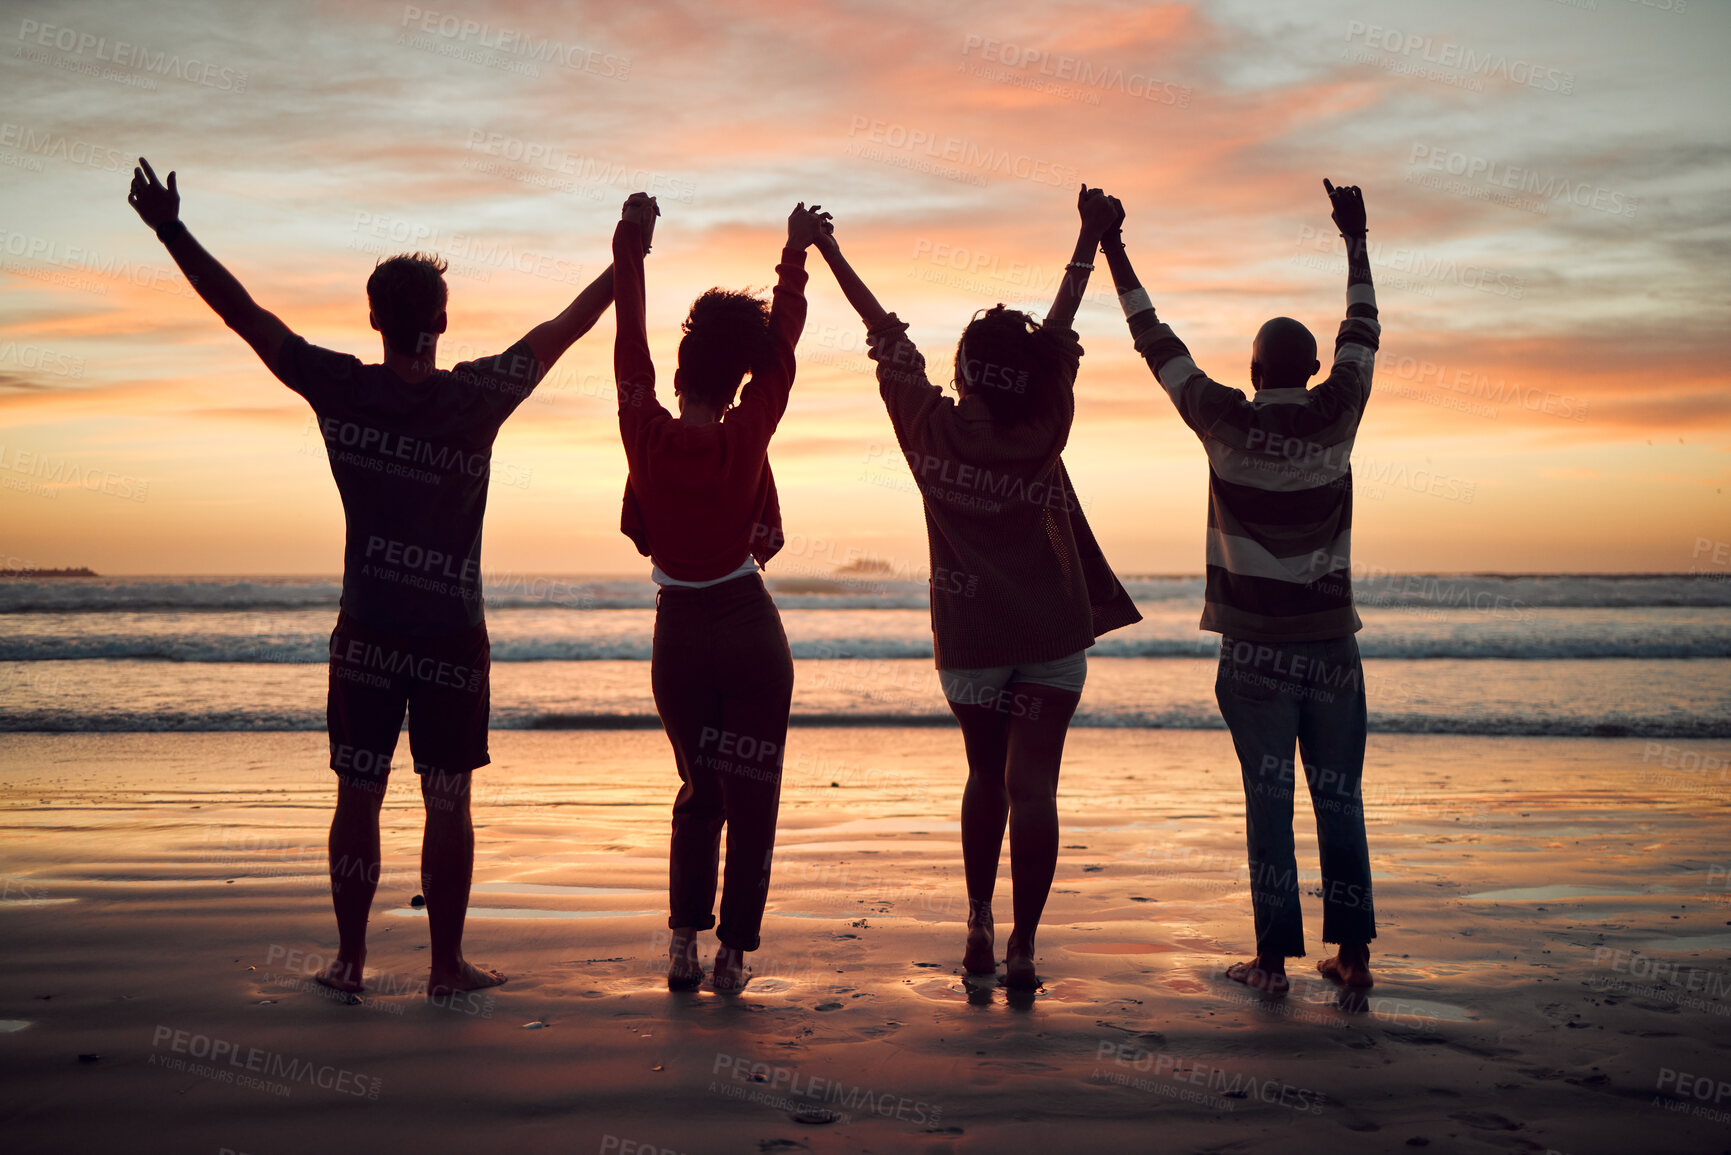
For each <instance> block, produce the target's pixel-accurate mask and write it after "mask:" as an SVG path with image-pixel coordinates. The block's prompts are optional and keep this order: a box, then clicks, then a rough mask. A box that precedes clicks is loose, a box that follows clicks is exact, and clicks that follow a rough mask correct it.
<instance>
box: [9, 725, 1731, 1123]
mask: <svg viewBox="0 0 1731 1155" xmlns="http://www.w3.org/2000/svg"><path fill="white" fill-rule="evenodd" d="M323 741H324V740H323V737H322V735H317V734H304V733H303V734H289V733H261V734H181V735H145V734H112V735H101V736H95V735H91V736H82V735H17V734H14V735H5V736H0V765H3V767H4V769H3V770H0V811H3V817H0V820H3V822H4V831H5V832H4V839H3V841H0V845H3V847H4V849H3V851H0V886H3V895H0V941H4V942H5V944H6V946H5V953H4V958H5V964H6V973H7V979H8V981H7V982H6V984H5V987H4V990H3V991H0V1020H4V1022H0V1131H3V1133H4V1135H5V1147H6V1149H7V1150H9V1151H76V1152H87V1151H131V1152H136V1151H205V1152H221V1151H224V1150H226V1151H231V1152H246V1153H249V1155H266V1153H272V1152H301V1151H322V1152H347V1151H374V1150H382V1149H397V1148H404V1149H411V1150H417V1151H429V1152H441V1151H453V1152H458V1151H463V1152H467V1151H507V1150H508V1151H524V1152H542V1151H547V1152H554V1151H558V1152H567V1151H569V1152H598V1153H600V1155H607V1153H609V1152H612V1153H616V1155H644V1153H649V1152H656V1153H659V1152H684V1153H686V1155H697V1153H700V1152H702V1153H708V1152H715V1153H731V1152H760V1151H771V1152H773V1151H787V1152H796V1151H806V1150H809V1151H814V1152H853V1151H878V1152H897V1151H919V1152H933V1153H939V1152H952V1151H953V1152H971V1151H979V1152H987V1151H991V1152H1001V1151H1009V1152H1015V1151H1039V1152H1043V1153H1050V1152H1065V1151H1076V1150H1088V1151H1102V1152H1111V1151H1138V1152H1140V1151H1149V1150H1233V1151H1237V1150H1273V1149H1275V1148H1277V1147H1278V1148H1279V1149H1280V1150H1283V1151H1331V1152H1332V1151H1411V1150H1414V1149H1419V1148H1423V1147H1427V1146H1428V1147H1429V1148H1430V1149H1432V1150H1439V1151H1505V1152H1506V1151H1533V1152H1543V1151H1559V1152H1567V1153H1571V1155H1578V1153H1583V1152H1597V1151H1630V1150H1656V1151H1658V1150H1662V1151H1678V1152H1687V1151H1712V1152H1719V1151H1725V1150H1731V878H1728V876H1727V868H1728V866H1731V777H1728V776H1727V770H1726V767H1727V762H1726V761H1725V755H1726V754H1727V750H1726V749H1725V746H1724V743H1722V742H1720V743H1673V744H1657V743H1647V742H1644V741H1641V740H1618V739H1603V740H1593V739H1518V738H1464V737H1426V736H1393V735H1385V736H1373V737H1372V739H1371V745H1370V749H1371V754H1370V759H1369V769H1368V770H1367V774H1366V783H1367V788H1366V791H1367V809H1368V816H1369V828H1370V838H1371V853H1372V859H1373V862H1374V864H1375V867H1376V884H1377V888H1378V889H1377V906H1378V916H1379V923H1380V932H1381V937H1380V938H1379V940H1378V941H1377V942H1376V943H1375V944H1374V947H1373V949H1374V954H1373V965H1374V966H1375V967H1376V968H1377V976H1378V985H1377V987H1376V988H1375V989H1374V990H1373V991H1371V992H1370V993H1369V996H1368V997H1367V998H1364V999H1345V998H1342V996H1341V994H1340V992H1339V991H1338V990H1337V988H1334V987H1333V986H1331V985H1328V984H1325V983H1322V982H1321V981H1320V980H1316V979H1314V976H1313V972H1311V971H1310V970H1309V967H1310V966H1311V965H1313V964H1314V960H1315V958H1317V957H1319V955H1320V953H1321V951H1322V949H1323V948H1322V944H1321V943H1320V942H1317V941H1315V939H1314V934H1315V932H1316V931H1318V930H1319V929H1320V900H1319V899H1318V898H1316V897H1314V896H1308V895H1307V897H1306V898H1305V912H1306V916H1307V919H1308V920H1310V922H1309V926H1308V929H1309V930H1310V931H1311V933H1312V935H1313V938H1312V940H1311V942H1310V944H1309V946H1310V950H1311V958H1310V959H1309V960H1294V963H1293V967H1294V973H1295V975H1297V976H1299V980H1298V982H1297V985H1296V986H1295V988H1294V990H1293V992H1292V993H1291V994H1290V995H1288V996H1287V997H1286V998H1284V999H1265V998H1262V997H1259V996H1256V995H1254V994H1252V993H1251V992H1249V991H1247V990H1245V989H1244V988H1242V987H1239V986H1236V985H1235V984H1232V983H1230V982H1228V981H1227V980H1225V979H1224V978H1222V977H1221V976H1220V973H1219V972H1220V970H1221V969H1222V967H1223V966H1224V964H1225V963H1226V962H1229V961H1232V960H1234V959H1237V958H1241V957H1244V956H1245V955H1246V954H1247V953H1248V948H1249V946H1250V942H1251V936H1250V906H1249V896H1248V888H1247V886H1246V884H1245V880H1244V879H1245V872H1244V866H1243V820H1242V815H1241V812H1240V811H1241V795H1240V788H1239V785H1238V775H1237V768H1236V763H1235V762H1234V761H1233V758H1232V752H1231V746H1230V740H1229V738H1228V737H1227V735H1225V734H1224V733H1219V732H1196V731H1145V730H1143V731H1108V730H1084V731H1077V732H1074V733H1073V734H1072V735H1071V738H1070V746H1069V752H1068V755H1067V757H1066V763H1065V772H1064V774H1065V776H1064V780H1063V783H1062V786H1061V793H1060V809H1061V814H1062V815H1063V820H1064V831H1063V837H1062V843H1063V846H1064V850H1063V851H1062V857H1061V859H1060V862H1059V867H1058V876H1057V881H1056V883H1055V884H1054V892H1053V895H1052V899H1051V902H1050V904H1049V905H1048V907H1047V914H1046V919H1045V923H1044V926H1043V930H1042V933H1041V937H1040V940H1039V953H1040V961H1039V967H1040V972H1041V974H1042V976H1043V977H1044V978H1045V980H1046V981H1045V986H1044V988H1043V989H1042V990H1041V992H1040V993H1039V994H1038V995H1037V996H1035V997H1034V998H1033V999H1032V1000H1029V1001H1026V1002H1018V1003H1014V1004H1013V1003H1012V1002H1011V1001H1010V1000H1009V999H1008V998H1007V997H1006V994H1005V992H1004V991H1002V990H1001V989H997V988H995V987H993V986H991V985H989V984H975V985H970V984H969V983H968V982H967V981H964V977H963V975H962V974H961V967H960V956H961V948H962V922H963V919H964V917H965V912H966V903H965V900H964V894H963V890H962V884H961V869H960V850H959V845H958V835H957V827H956V822H955V812H956V807H957V800H958V798H959V790H960V785H961V780H962V777H963V771H962V770H961V768H960V739H959V737H958V736H957V735H956V733H955V732H954V731H952V730H949V729H934V728H922V729H905V730H904V729H870V728H855V729H799V730H795V731H794V732H793V734H792V735H791V737H790V749H789V757H788V769H787V772H786V781H785V786H784V792H783V806H782V817H781V836H780V842H779V845H778V851H777V860H776V875H775V882H774V885H773V891H772V895H771V904H770V914H769V916H768V918H767V920H766V925H765V930H764V946H763V949H762V950H760V951H759V952H757V953H755V954H754V955H752V956H751V963H752V966H753V969H754V972H755V977H754V978H753V980H752V983H751V986H750V988H749V989H748V991H747V992H746V994H745V995H744V996H742V997H740V998H737V999H728V998H723V997H718V996H716V995H714V994H713V993H711V992H709V991H708V990H702V991H698V992H694V993H684V994H669V993H668V992H667V991H666V989H665V987H664V984H663V982H662V977H661V976H662V973H663V970H664V966H665V953H666V952H665V941H666V938H665V936H666V929H665V923H666V919H665V913H664V911H665V891H664V886H665V878H666V864H665V847H666V839H667V809H668V805H669V803H670V801H671V797H672V791H673V786H674V783H675V781H676V780H675V777H674V774H673V770H672V767H671V763H670V759H669V758H668V756H667V750H666V742H665V739H664V738H663V737H662V736H661V735H660V734H658V733H654V732H643V731H631V732H561V733H534V732H499V733H496V734H495V735H494V739H493V753H494V757H495V759H496V761H495V764H494V766H493V767H492V768H490V769H488V770H485V771H483V772H482V777H481V778H480V779H479V780H478V783H477V790H476V801H475V813H476V820H477V826H478V832H477V846H478V853H477V857H478V862H477V870H476V883H477V885H476V890H475V894H474V897H473V899H472V909H471V915H470V923H469V931H468V940H467V941H468V949H469V955H470V958H471V959H472V960H474V961H476V962H478V963H481V964H484V965H490V966H497V967H500V968H502V969H504V970H506V971H507V972H508V973H510V975H511V976H512V978H511V981H510V983H509V984H508V985H507V986H505V987H503V988H501V989H499V990H497V991H493V992H482V993H477V994H474V995H470V996H457V997H455V998H453V999H450V1000H446V1001H445V1002H444V1003H443V1004H442V1005H435V1004H432V1003H429V1002H428V1000H426V999H425V998H424V996H423V995H422V994H421V992H420V989H419V988H420V984H421V983H422V982H423V981H424V979H425V958H426V934H425V923H424V918H423V917H422V914H421V912H420V911H418V910H417V909H415V908H414V906H413V905H412V903H411V900H412V898H413V896H414V895H415V893H416V892H417V891H418V889H419V886H418V882H417V872H418V868H417V856H418V847H419V839H420V821H419V818H420V806H419V800H418V797H416V795H415V794H414V792H413V790H412V786H411V784H410V783H409V782H408V781H406V778H407V776H406V775H405V776H402V780H399V781H398V783H397V784H396V786H395V787H394V789H393V793H392V795H391V797H390V798H389V799H388V800H387V802H386V809H385V835H384V846H385V864H384V878H383V879H382V880H381V885H380V889H379V898H378V901H377V904H376V906H375V911H374V917H373V930H372V938H371V952H372V953H371V958H370V959H369V984H370V986H371V987H372V990H371V991H370V992H369V993H368V994H366V995H363V996H361V998H360V999H359V1000H358V1001H354V1002H348V1001H346V1000H342V999H340V998H333V997H330V996H329V994H328V992H325V991H323V990H322V988H318V987H316V986H314V985H313V984H312V983H311V982H310V976H311V975H312V974H313V973H314V972H316V971H317V970H318V969H319V967H320V966H321V965H322V963H323V957H324V956H327V955H328V954H329V953H330V952H331V951H332V949H333V948H334V946H335V927H334V924H333V922H332V919H331V916H330V912H329V899H328V892H327V890H326V883H325V879H324V870H325V855H324V832H325V828H326V825H327V823H328V820H329V814H328V806H329V803H330V795H331V781H330V776H329V773H328V771H325V770H323V769H321V766H322V752H323ZM1300 807H1301V817H1300V820H1299V823H1298V832H1299V863H1300V868H1301V872H1302V876H1303V878H1304V879H1305V882H1306V887H1307V890H1308V889H1310V888H1312V887H1314V885H1315V882H1314V880H1315V863H1316V858H1315V846H1314V834H1313V833H1312V832H1311V831H1310V829H1309V823H1308V820H1307V819H1306V818H1304V817H1303V816H1302V807H1303V802H1302V800H1301V802H1300ZM1008 899H1009V879H1008V865H1007V863H1006V865H1005V868H1004V870H1003V872H1002V881H1001V882H1000V889H999V897H998V915H999V920H1000V928H1001V929H1000V935H1002V934H1004V933H1007V924H1008V915H1009V902H1008ZM999 945H1000V954H1001V949H1002V942H1001V939H1000V944H999ZM713 949H714V939H713V937H712V936H708V937H706V939H705V941H704V951H703V953H704V956H705V960H706V961H707V960H708V957H709V956H710V955H711V954H712V953H713ZM1305 976H1311V977H1305Z"/></svg>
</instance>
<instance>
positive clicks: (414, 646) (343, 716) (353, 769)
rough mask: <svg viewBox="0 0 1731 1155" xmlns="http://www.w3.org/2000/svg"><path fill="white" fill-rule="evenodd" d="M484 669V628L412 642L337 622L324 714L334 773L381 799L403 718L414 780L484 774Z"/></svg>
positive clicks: (345, 619) (488, 661)
mask: <svg viewBox="0 0 1731 1155" xmlns="http://www.w3.org/2000/svg"><path fill="white" fill-rule="evenodd" d="M491 666H492V658H491V650H490V648H489V646H488V644H487V625H486V623H485V622H482V623H480V624H479V625H477V626H475V628H474V629H472V630H467V631H465V632H463V633H461V634H450V635H444V636H440V637H418V636H416V635H413V634H399V633H394V632H392V631H389V630H378V629H373V628H371V627H369V626H366V625H364V624H362V623H360V622H357V621H355V620H354V619H353V618H351V617H349V615H347V614H344V613H339V614H338V615H337V627H336V629H334V630H332V631H331V678H330V697H329V698H328V699H327V700H326V705H325V722H326V725H327V726H328V728H329V730H330V735H331V769H332V770H335V771H336V773H337V777H338V778H339V779H341V780H342V781H344V782H346V783H348V784H350V785H353V786H362V787H368V788H373V789H377V790H380V791H382V790H384V787H385V780H386V778H387V777H388V776H389V775H390V772H391V757H392V755H394V754H395V753H396V749H397V735H398V733H399V732H401V730H402V728H403V715H404V713H405V712H406V713H407V714H408V717H409V751H410V753H411V754H412V755H413V756H414V760H415V773H417V774H426V773H429V772H431V773H443V774H467V773H469V772H470V771H471V770H474V769H475V768H476V767H479V766H485V765H486V764H487V763H488V762H489V761H491V759H489V758H488V756H487V714H488V707H489V685H488V683H489V673H490V669H491Z"/></svg>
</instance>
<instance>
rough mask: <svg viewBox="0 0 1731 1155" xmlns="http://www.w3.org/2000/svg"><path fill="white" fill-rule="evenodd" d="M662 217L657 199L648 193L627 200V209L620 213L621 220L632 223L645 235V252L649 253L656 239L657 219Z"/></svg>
mask: <svg viewBox="0 0 1731 1155" xmlns="http://www.w3.org/2000/svg"><path fill="white" fill-rule="evenodd" d="M660 215H661V206H660V205H659V204H657V203H656V201H655V198H654V197H652V196H650V195H649V194H648V193H646V192H634V193H632V194H631V195H630V196H628V197H626V198H625V207H624V208H622V209H621V210H620V211H619V219H620V220H622V221H630V222H631V223H633V224H635V225H636V226H637V227H638V229H639V230H641V231H642V233H643V252H644V255H646V256H647V255H648V253H649V245H650V242H651V241H653V240H654V239H655V218H656V217H658V216H660Z"/></svg>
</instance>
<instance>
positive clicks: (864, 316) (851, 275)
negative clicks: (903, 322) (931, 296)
mask: <svg viewBox="0 0 1731 1155" xmlns="http://www.w3.org/2000/svg"><path fill="white" fill-rule="evenodd" d="M823 216H824V219H825V221H826V224H825V227H824V229H823V231H822V232H820V233H819V234H818V236H817V239H816V240H814V241H813V242H812V243H813V244H814V245H815V246H816V247H817V251H818V252H820V253H822V254H823V259H824V262H825V263H826V264H828V265H829V270H830V272H832V273H834V274H835V280H836V284H838V285H840V286H841V291H842V295H843V296H844V297H846V298H847V303H848V304H850V305H852V306H853V311H854V312H856V313H858V314H859V319H860V320H862V321H864V322H865V327H866V331H867V332H870V331H872V330H874V329H876V328H878V327H879V326H880V325H882V324H883V321H884V318H885V317H887V316H888V315H889V314H888V313H886V312H884V307H883V306H882V305H880V304H878V299H877V298H876V297H875V296H873V295H872V291H871V290H870V289H868V288H866V285H865V282H864V281H862V280H860V278H859V274H858V273H856V272H854V271H853V266H852V265H850V264H848V263H847V258H846V257H844V256H842V255H841V245H840V244H839V243H838V242H837V241H836V239H835V226H833V225H830V224H827V221H828V218H829V214H828V213H824V214H823Z"/></svg>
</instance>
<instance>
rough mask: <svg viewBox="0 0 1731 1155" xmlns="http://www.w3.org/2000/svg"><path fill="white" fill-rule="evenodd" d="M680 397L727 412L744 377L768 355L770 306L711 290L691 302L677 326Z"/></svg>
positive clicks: (744, 296) (738, 294) (755, 299)
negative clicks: (678, 336)
mask: <svg viewBox="0 0 1731 1155" xmlns="http://www.w3.org/2000/svg"><path fill="white" fill-rule="evenodd" d="M680 328H681V329H682V330H683V332H684V333H685V336H683V337H681V338H680V339H679V378H678V381H677V385H678V389H677V390H676V391H677V392H678V393H679V394H680V395H681V396H683V397H687V398H689V399H691V400H693V401H701V402H705V403H707V404H710V405H714V406H715V407H716V408H718V409H725V408H727V406H729V405H731V404H732V403H733V398H734V394H736V393H738V392H739V384H740V382H741V381H743V380H744V379H745V375H746V373H748V372H756V370H757V366H758V365H759V364H760V363H761V362H762V361H763V359H764V357H766V356H767V355H768V353H769V349H770V340H769V302H767V301H765V300H762V299H761V298H759V297H754V296H752V295H751V294H750V293H741V292H734V291H732V290H729V289H710V290H708V291H707V292H705V293H703V294H702V295H701V296H699V297H698V298H697V300H695V301H693V302H691V311H690V312H689V313H687V314H686V317H685V323H684V324H683V325H681V326H680Z"/></svg>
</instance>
